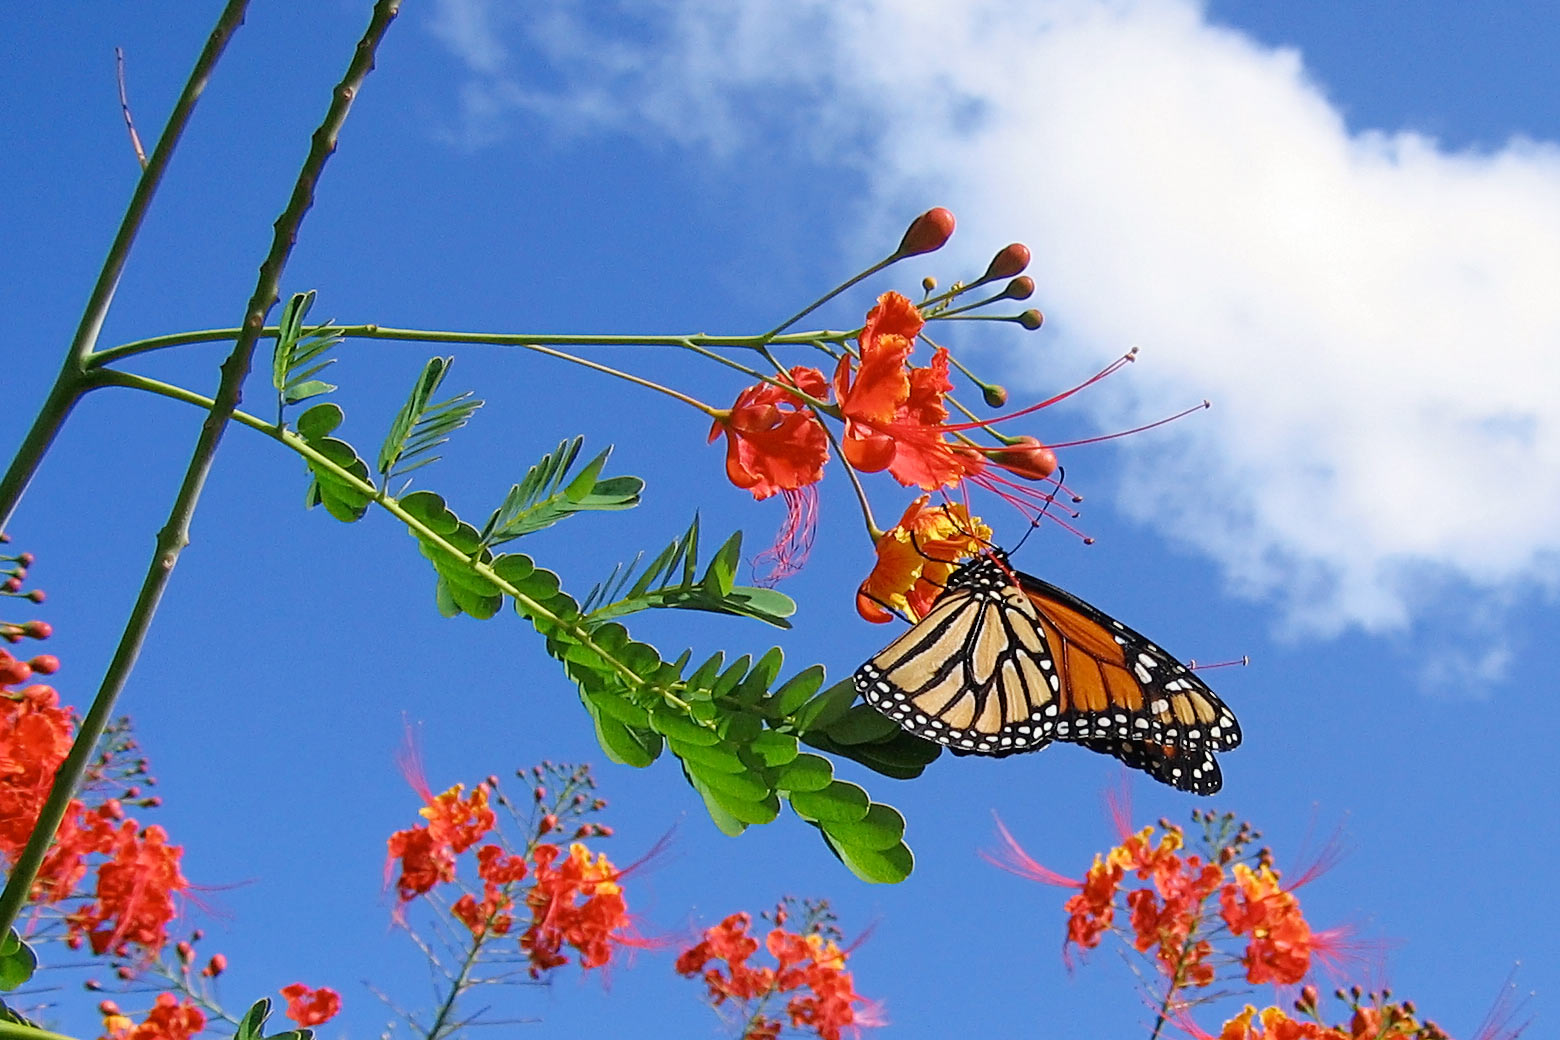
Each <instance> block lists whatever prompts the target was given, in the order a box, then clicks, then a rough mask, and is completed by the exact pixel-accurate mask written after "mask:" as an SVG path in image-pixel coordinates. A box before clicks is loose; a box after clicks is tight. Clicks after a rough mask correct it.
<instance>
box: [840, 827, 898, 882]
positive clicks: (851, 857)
mask: <svg viewBox="0 0 1560 1040" xmlns="http://www.w3.org/2000/svg"><path fill="white" fill-rule="evenodd" d="M823 840H824V842H825V843H827V844H828V846H829V849H830V851H832V852H833V853H834V854H835V855H836V856H838V857H839V858H840V862H841V863H843V864H845V866H846V867H848V868H849V869H850V872H851V873H852V874H855V875H856V876H857V877H859V878H860V879H861V880H863V881H867V882H871V883H872V884H877V885H897V884H899V882H901V881H903V880H904V879H905V878H907V877H909V876H910V872H911V871H912V870H914V869H915V854H914V853H912V852H911V851H910V847H909V846H908V845H905V844H904V843H903V842H901V843H900V844H898V845H895V846H894V847H893V848H889V849H884V850H882V851H878V850H874V849H864V848H861V847H860V846H858V845H846V844H843V843H842V842H839V841H837V840H836V839H834V838H831V837H830V836H829V832H828V831H823Z"/></svg>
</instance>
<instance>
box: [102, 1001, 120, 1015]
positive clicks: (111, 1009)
mask: <svg viewBox="0 0 1560 1040" xmlns="http://www.w3.org/2000/svg"><path fill="white" fill-rule="evenodd" d="M98 1014H100V1015H103V1016H104V1017H105V1018H106V1017H107V1016H109V1015H117V1014H119V1005H118V1004H116V1003H114V1002H113V1001H112V1000H104V1001H100V1002H99V1003H98Z"/></svg>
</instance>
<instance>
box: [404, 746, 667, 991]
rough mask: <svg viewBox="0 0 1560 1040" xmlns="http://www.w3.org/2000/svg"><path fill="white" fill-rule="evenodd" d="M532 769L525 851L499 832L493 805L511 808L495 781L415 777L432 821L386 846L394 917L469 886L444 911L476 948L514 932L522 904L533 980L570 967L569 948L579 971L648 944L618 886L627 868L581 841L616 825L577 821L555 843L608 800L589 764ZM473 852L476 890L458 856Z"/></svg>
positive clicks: (524, 944)
mask: <svg viewBox="0 0 1560 1040" xmlns="http://www.w3.org/2000/svg"><path fill="white" fill-rule="evenodd" d="M521 775H527V774H525V773H524V771H522V774H521ZM528 775H529V777H530V779H532V780H533V781H534V782H535V785H536V786H535V788H534V790H533V796H534V797H533V802H534V804H533V807H532V812H531V815H530V818H529V820H527V821H526V822H525V824H524V827H525V835H526V837H525V840H524V843H523V847H521V848H519V849H515V848H512V847H511V846H510V845H509V844H508V843H507V841H506V839H505V837H504V835H503V834H502V833H501V830H500V828H499V817H498V814H497V813H496V812H495V810H494V805H498V806H500V807H506V806H507V807H509V808H511V809H512V808H513V807H512V806H511V805H510V803H509V802H508V801H507V800H506V799H505V798H504V796H503V795H502V794H501V793H500V792H499V788H498V781H497V778H496V777H489V778H488V779H487V780H484V781H483V782H482V783H480V784H478V785H476V787H475V788H474V789H473V790H472V791H471V793H470V794H466V793H465V788H464V785H459V784H457V785H456V786H454V787H452V788H450V789H449V790H447V791H445V792H444V793H442V794H439V795H434V794H432V793H431V792H429V791H428V789H427V786H426V784H425V783H424V782H422V781H421V779H420V777H414V780H413V782H414V784H416V785H417V787H418V789H419V791H420V792H421V793H422V794H423V798H424V802H425V803H426V804H425V805H424V807H423V808H422V809H421V810H419V811H420V813H421V815H422V816H423V817H424V819H425V820H426V821H427V822H426V823H424V824H421V825H419V826H416V827H412V828H409V829H407V830H403V831H398V832H396V833H395V834H393V835H391V837H390V839H389V842H388V849H389V856H388V860H387V863H386V871H387V881H389V880H390V876H389V875H390V873H391V872H394V875H395V876H394V885H395V889H396V893H397V897H398V903H397V907H396V911H395V914H396V919H397V920H398V921H404V919H405V918H404V915H405V910H406V907H407V906H408V905H409V904H410V903H411V902H412V901H414V900H416V899H418V898H421V897H425V896H427V897H433V896H435V895H438V894H439V892H438V889H439V886H443V885H453V886H455V887H457V888H460V889H463V891H462V892H461V894H460V895H459V896H458V897H456V898H454V900H453V902H451V903H450V904H449V907H448V912H449V913H450V914H451V915H452V916H453V917H455V918H456V919H457V920H459V921H460V922H461V924H462V925H464V926H465V928H466V930H467V932H468V933H469V934H470V937H471V942H472V943H473V944H474V948H475V950H476V951H478V952H479V953H480V952H481V951H482V950H483V948H484V944H485V943H487V942H488V941H489V940H491V939H494V938H497V937H501V936H507V935H509V934H511V933H512V932H513V931H514V929H515V917H516V913H517V909H519V910H522V911H523V912H524V913H526V914H528V916H529V923H528V924H527V926H526V927H525V929H524V930H523V931H522V932H521V934H520V937H519V947H520V949H521V951H522V952H523V953H524V955H525V957H526V959H527V961H528V962H529V970H530V973H531V976H532V977H533V978H540V977H541V976H542V975H543V974H545V973H546V972H549V971H551V970H552V969H554V968H557V967H559V966H561V965H564V964H567V963H569V960H570V955H569V954H568V953H566V952H565V950H571V951H573V954H574V955H576V956H577V957H578V958H579V963H580V966H581V967H582V968H599V967H603V966H605V965H607V964H608V963H609V962H610V961H611V960H612V958H613V955H614V954H615V952H616V951H617V950H619V949H621V948H623V947H624V946H636V945H643V944H644V940H643V939H641V938H640V937H639V936H638V935H637V934H635V932H634V930H633V928H632V925H631V922H630V918H629V914H628V906H627V903H626V902H625V900H624V897H623V890H622V887H621V885H620V884H619V882H620V881H621V879H622V874H623V872H622V871H620V870H619V869H618V868H617V867H615V866H613V864H612V862H611V861H610V860H609V859H608V858H607V857H606V855H605V854H602V853H597V854H594V855H593V854H592V853H591V851H590V850H589V849H588V848H587V847H586V846H585V845H584V844H583V842H582V841H581V840H580V839H583V838H590V837H610V836H611V834H612V829H611V828H610V827H608V826H606V825H604V824H599V823H594V822H580V823H578V824H577V826H575V827H574V830H573V833H572V840H569V843H568V845H567V847H565V846H564V845H562V844H560V843H558V841H557V839H561V838H564V837H565V835H564V832H565V830H566V828H567V824H568V823H569V822H570V821H572V820H577V819H583V817H585V816H588V815H591V814H594V813H597V812H600V811H601V810H602V809H604V808H605V807H606V802H605V801H604V800H602V799H600V798H597V797H594V795H592V794H591V793H590V791H591V789H592V788H594V787H595V780H594V779H593V778H592V777H591V776H590V772H589V770H588V769H587V768H586V767H583V766H581V767H579V768H577V769H570V768H568V767H563V766H555V765H553V764H551V763H544V764H543V765H541V766H537V767H535V768H534V769H533V770H531V772H530V773H529V774H528ZM549 836H553V840H547V839H548V837H549ZM473 848H474V849H475V850H476V853H475V861H476V869H475V873H476V876H477V881H478V882H480V890H477V889H476V888H475V887H474V886H472V885H469V884H467V883H466V882H464V881H463V880H462V879H461V878H460V870H459V862H460V861H459V857H460V856H461V855H462V854H463V853H466V852H468V851H470V850H472V849H473Z"/></svg>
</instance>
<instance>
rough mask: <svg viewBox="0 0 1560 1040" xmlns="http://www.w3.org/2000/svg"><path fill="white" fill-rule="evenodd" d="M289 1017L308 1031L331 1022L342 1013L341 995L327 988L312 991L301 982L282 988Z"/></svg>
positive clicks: (322, 987)
mask: <svg viewBox="0 0 1560 1040" xmlns="http://www.w3.org/2000/svg"><path fill="white" fill-rule="evenodd" d="M282 998H283V999H284V1000H286V1001H287V1017H288V1018H290V1019H292V1020H293V1021H294V1022H296V1023H298V1025H300V1026H302V1027H303V1028H305V1029H307V1028H308V1027H309V1026H317V1025H320V1024H322V1023H325V1022H329V1021H330V1020H331V1019H333V1018H335V1017H336V1015H337V1014H338V1013H339V1012H340V1011H341V994H339V993H337V992H336V991H335V990H333V989H330V988H328V987H325V986H321V987H320V988H319V989H310V988H309V987H308V986H305V985H304V984H303V983H301V982H294V983H292V984H291V985H287V986H283V987H282Z"/></svg>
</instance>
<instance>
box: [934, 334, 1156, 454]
mask: <svg viewBox="0 0 1560 1040" xmlns="http://www.w3.org/2000/svg"><path fill="white" fill-rule="evenodd" d="M1136 355H1137V348H1136V347H1133V348H1132V349H1131V350H1130V351H1128V352H1127V353H1125V354H1123V355H1122V356H1121V357H1119V358H1117V359H1116V360H1115V361H1112V362H1111V363H1110V364H1108V365H1106V366H1105V367H1104V368H1102V369H1100V370H1099V371H1098V372H1096V373H1094V375H1092V376H1090V377H1089V378H1088V379H1085V380H1084V381H1083V382H1081V383H1079V384H1078V385H1077V386H1075V387H1073V388H1072V389H1071V390H1063V391H1062V392H1061V393H1059V394H1056V395H1055V396H1054V397H1048V398H1046V399H1045V400H1044V401H1041V402H1040V403H1039V404H1032V405H1030V406H1028V407H1027V408H1020V409H1019V410H1018V411H1016V412H1009V413H1008V414H1006V415H999V416H997V417H996V418H995V419H987V420H985V421H983V422H967V423H953V424H950V425H947V426H944V427H943V429H945V430H977V429H982V428H984V427H986V426H990V425H992V424H993V423H999V422H1007V421H1008V420H1009V419H1017V418H1020V417H1021V416H1025V415H1028V414H1029V413H1030V412H1038V411H1039V410H1040V409H1042V408H1049V407H1050V406H1051V405H1053V404H1056V403H1057V402H1058V401H1065V400H1067V398H1069V397H1071V396H1072V395H1073V394H1076V393H1077V392H1078V391H1080V390H1082V389H1084V388H1085V387H1090V386H1093V385H1094V384H1095V383H1098V382H1099V381H1100V380H1101V379H1104V378H1105V377H1106V376H1108V375H1111V374H1112V373H1114V372H1118V371H1120V370H1121V369H1123V368H1125V367H1126V366H1127V365H1128V364H1130V363H1131V362H1132V361H1134V360H1136ZM1051 446H1052V447H1055V445H1051Z"/></svg>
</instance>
